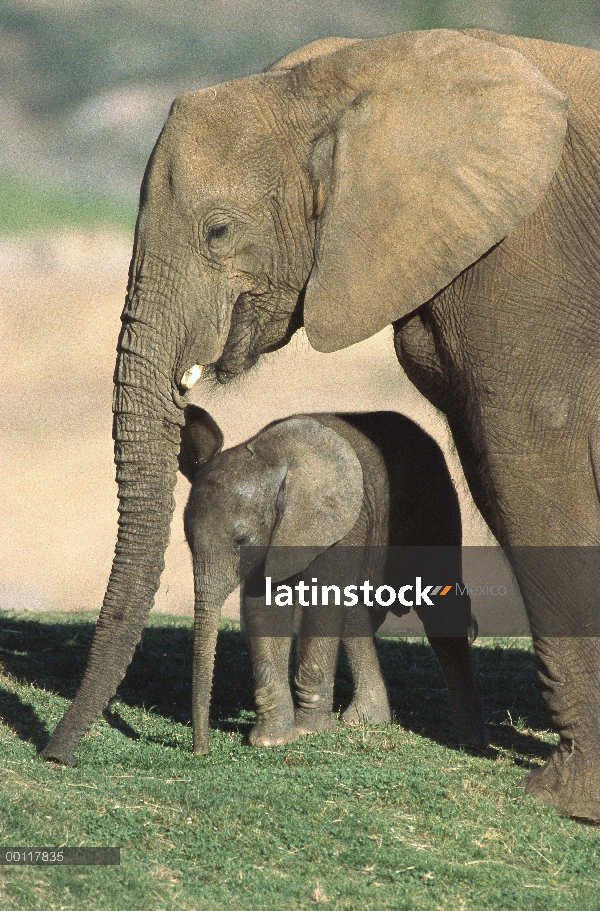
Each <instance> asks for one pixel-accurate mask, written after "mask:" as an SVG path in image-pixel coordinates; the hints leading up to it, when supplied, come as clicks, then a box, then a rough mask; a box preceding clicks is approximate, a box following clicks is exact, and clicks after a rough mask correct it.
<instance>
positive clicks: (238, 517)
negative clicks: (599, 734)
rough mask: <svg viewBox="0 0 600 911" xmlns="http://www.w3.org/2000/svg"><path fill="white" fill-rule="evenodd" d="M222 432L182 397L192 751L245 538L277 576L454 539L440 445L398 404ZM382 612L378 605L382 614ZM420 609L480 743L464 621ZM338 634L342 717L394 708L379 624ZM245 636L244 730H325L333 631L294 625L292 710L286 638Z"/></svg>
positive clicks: (267, 736)
mask: <svg viewBox="0 0 600 911" xmlns="http://www.w3.org/2000/svg"><path fill="white" fill-rule="evenodd" d="M222 444H223V436H222V433H221V431H220V429H219V427H218V426H217V424H216V423H215V422H214V420H213V419H212V418H211V417H210V415H209V414H208V413H207V412H206V411H204V410H203V409H201V408H198V407H196V406H194V405H190V406H188V407H187V408H186V424H185V427H184V428H183V429H182V443H181V452H180V457H179V461H180V468H181V470H182V472H183V473H184V474H185V475H186V477H187V478H188V479H189V480H190V481H191V482H192V490H191V493H190V497H189V500H188V504H187V507H186V510H185V517H184V522H185V531H186V536H187V540H188V543H189V545H190V548H191V551H192V556H193V566H194V583H195V627H194V669H193V728H194V752H195V753H206V752H207V751H208V713H209V703H210V691H211V685H212V675H213V666H214V654H215V646H216V639H217V628H218V623H219V618H220V612H221V606H222V604H223V602H224V600H225V598H226V597H227V596H228V595H229V594H230V593H231V592H232V591H233V590H234V589H235V587H236V585H237V584H238V581H239V573H240V547H241V546H243V545H256V546H259V547H262V548H265V549H266V551H267V557H266V565H265V570H264V571H265V575H268V574H269V573H270V572H275V573H276V575H277V579H279V580H280V579H282V578H286V577H289V576H293V575H295V574H297V573H299V572H302V571H304V570H306V569H307V568H309V569H310V571H311V574H312V575H314V573H315V572H316V570H315V566H317V561H318V559H319V557H318V554H319V551H321V552H323V551H325V549H326V548H331V547H332V546H334V545H335V546H337V545H348V546H349V545H358V546H360V547H364V546H365V545H372V546H374V547H377V546H381V545H388V544H389V545H413V546H416V545H419V546H421V545H455V546H456V545H460V544H461V523H460V510H459V505H458V498H457V496H456V491H455V490H454V486H453V484H452V480H451V478H450V475H449V473H448V469H447V466H446V463H445V460H444V457H443V454H442V452H441V450H440V448H439V446H437V444H436V443H435V442H434V441H433V440H432V439H431V437H429V436H428V435H427V434H426V433H425V432H424V431H423V430H421V428H420V427H418V426H417V425H416V424H415V423H414V422H412V421H410V420H408V418H405V417H403V416H401V415H399V414H396V413H395V412H387V411H382V412H374V413H365V414H344V415H336V414H317V415H297V416H294V417H291V418H287V419H285V420H282V421H277V422H275V423H273V424H270V425H269V426H267V427H265V428H264V429H263V430H261V431H260V433H258V434H257V435H256V436H255V437H253V438H252V439H251V440H249V441H248V442H246V443H242V444H240V445H239V446H236V447H234V448H232V449H229V450H226V451H225V452H219V450H220V449H221V447H222ZM291 545H293V547H292V546H291ZM280 546H284V547H287V549H286V550H284V551H281V550H279V547H280ZM458 553H460V552H459V551H458ZM282 555H283V560H284V564H283V567H282V562H281V560H282ZM313 557H316V559H315V561H314V562H311V560H312V559H313ZM456 559H457V561H458V566H457V567H456V570H455V571H456V572H457V575H456V578H457V579H458V578H460V557H459V556H457V558H456ZM274 560H275V562H273V561H274ZM299 561H300V562H299ZM307 561H308V562H307ZM321 610H322V608H321ZM364 610H365V611H366V610H367V609H366V608H364ZM385 613H386V611H385V610H384V611H380V616H379V617H378V618H377V619H378V620H379V622H381V621H382V620H383V617H384V616H385ZM422 619H423V622H424V625H425V629H426V632H428V634H429V635H428V638H429V641H430V643H431V646H432V647H433V649H434V651H435V654H436V655H437V657H438V659H439V661H440V664H441V666H442V669H443V671H444V674H445V677H446V681H447V685H448V693H449V699H450V710H451V715H452V720H453V723H454V729H455V735H456V738H457V739H458V741H459V742H461V743H463V744H465V745H471V746H483V745H485V744H486V743H487V735H486V731H485V727H484V724H483V716H482V708H481V702H480V700H479V697H478V695H477V693H476V690H475V684H474V680H473V673H472V669H471V659H470V650H469V641H468V637H467V628H466V625H465V630H464V635H463V636H460V637H456V636H454V637H447V636H439V635H438V636H436V635H433V634H432V632H431V629H432V628H431V626H430V620H428V619H427V617H423V618H422ZM342 641H343V645H344V649H345V651H346V654H347V657H348V662H349V665H350V669H351V672H352V678H353V681H354V696H353V699H352V702H351V704H350V706H349V707H348V709H347V710H346V712H345V713H344V716H343V717H344V720H345V721H347V722H348V723H356V722H357V721H358V720H359V719H360V718H361V717H367V718H369V719H370V720H371V721H372V722H375V723H377V722H386V721H389V720H390V708H389V702H388V696H387V689H386V686H385V683H384V681H383V678H382V676H381V670H380V667H379V662H378V658H377V653H376V649H375V643H374V638H373V636H372V635H371V636H365V635H361V636H351V635H345V636H343V638H342ZM248 642H249V648H250V656H251V660H252V665H253V670H254V675H255V683H256V689H255V695H256V705H257V713H258V719H257V722H256V724H255V726H254V728H253V729H252V732H251V734H250V742H251V743H252V744H255V745H258V746H271V745H276V744H283V743H289V742H291V741H293V740H295V739H296V737H297V736H298V734H299V733H315V732H318V731H323V730H330V729H331V724H332V722H331V711H332V699H333V682H334V675H335V665H336V659H337V650H338V642H339V640H338V639H337V638H335V637H333V636H331V635H329V636H315V635H308V636H301V638H300V640H299V654H298V668H297V672H296V678H295V688H296V695H297V702H298V705H297V708H296V709H295V710H294V705H293V701H292V696H291V693H290V687H289V682H288V667H289V654H290V642H291V640H290V638H289V637H288V636H286V635H284V636H267V635H260V636H256V635H251V636H249V639H248Z"/></svg>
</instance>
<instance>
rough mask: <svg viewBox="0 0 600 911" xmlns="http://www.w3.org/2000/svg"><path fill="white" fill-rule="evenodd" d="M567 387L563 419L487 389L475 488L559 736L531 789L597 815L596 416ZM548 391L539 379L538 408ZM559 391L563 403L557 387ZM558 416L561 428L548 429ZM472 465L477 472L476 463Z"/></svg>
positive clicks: (573, 810)
mask: <svg viewBox="0 0 600 911" xmlns="http://www.w3.org/2000/svg"><path fill="white" fill-rule="evenodd" d="M524 375H525V376H526V373H525V369H524ZM548 385H549V384H548ZM548 385H547V386H546V390H547V394H548V402H549V404H550V402H551V401H552V400H551V399H550V394H551V393H550V392H549V391H548ZM489 388H493V387H489ZM506 388H507V387H506V386H504V389H506ZM563 394H564V398H563V399H562V401H563V405H561V407H562V408H563V412H562V415H563V417H561V416H560V415H558V414H557V412H556V411H555V412H554V417H553V416H552V412H548V411H547V412H546V413H545V414H544V413H541V414H540V411H539V410H536V407H535V404H534V406H533V407H531V403H530V407H529V408H524V407H520V406H521V405H522V404H523V403H519V401H518V398H517V396H515V394H514V389H513V390H512V399H511V402H510V403H508V402H506V401H504V402H502V401H501V399H502V395H501V394H500V393H498V392H496V394H492V395H490V397H489V399H488V400H487V401H486V402H484V403H483V405H482V407H481V410H480V411H479V415H478V418H479V421H480V423H479V428H478V433H479V439H480V440H482V441H484V443H485V447H486V451H485V453H484V456H483V457H482V459H481V460H480V461H479V463H478V466H477V472H478V478H479V487H478V489H479V490H481V489H485V492H486V496H487V504H488V509H487V515H486V518H487V519H488V522H489V523H490V525H491V527H492V531H494V533H495V534H496V536H497V538H498V540H499V541H500V543H501V544H502V545H507V546H508V547H509V553H510V552H512V557H511V560H512V562H513V567H514V570H515V574H516V577H517V580H518V582H519V587H520V589H521V593H522V595H523V600H524V602H525V606H526V608H527V613H528V616H529V621H530V625H531V629H532V635H533V643H534V647H535V653H536V662H537V667H538V672H539V675H540V679H541V681H542V687H543V693H544V698H545V701H546V704H547V706H548V709H549V711H550V713H551V716H552V720H553V723H554V726H555V728H556V730H557V731H558V733H559V735H560V743H559V746H558V747H557V749H556V750H555V752H554V753H553V755H552V757H551V759H550V761H549V762H548V763H547V765H546V766H544V768H542V769H539V770H536V771H535V772H533V773H532V774H531V775H530V776H529V778H528V779H527V781H526V790H527V791H529V792H530V793H532V794H535V796H536V797H538V798H539V799H540V800H541V801H542V802H544V803H547V804H550V805H551V806H553V807H554V808H555V809H556V810H557V811H558V812H559V813H560V814H561V815H563V816H572V817H578V818H582V819H587V820H592V821H594V822H600V640H599V639H598V638H593V633H594V632H596V633H597V631H598V630H597V626H598V599H599V595H598V592H600V559H598V558H599V557H600V549H599V548H598V545H600V508H599V503H598V491H597V488H596V485H595V482H594V471H593V464H592V461H591V458H590V437H593V434H592V429H593V418H592V417H591V407H590V408H589V410H587V411H586V401H585V394H583V395H581V398H580V400H579V401H576V402H572V403H571V407H572V408H573V411H575V412H577V410H579V416H578V418H579V419H578V422H577V423H576V424H575V425H571V426H569V425H568V423H567V420H566V412H567V405H566V404H565V403H568V401H569V399H568V393H567V392H566V390H563ZM543 395H544V393H543V387H542V386H539V387H538V390H537V392H536V396H537V397H538V398H537V401H538V403H539V407H540V408H541V407H542V405H541V402H542V401H543ZM553 396H554V399H553V400H554V402H555V403H556V402H557V401H558V402H560V401H561V396H560V392H557V391H556V387H555V389H554V391H553ZM534 402H535V398H534ZM509 404H510V406H511V407H510V408H509ZM555 407H556V408H558V406H557V405H555ZM582 412H583V415H582ZM586 413H587V414H588V417H587V419H586ZM559 417H560V418H561V423H563V426H561V427H560V428H558V427H556V428H555V427H552V426H550V427H548V426H546V427H544V421H545V422H546V425H547V424H548V423H551V422H552V420H554V421H555V422H556V423H559ZM563 418H564V421H563ZM559 431H560V432H559ZM459 438H460V430H459V432H458V434H457V439H459ZM467 467H468V469H469V470H471V471H473V463H472V462H471V463H470V464H469V463H467ZM475 486H476V487H477V485H475ZM485 505H486V504H484V507H485ZM590 545H595V546H590Z"/></svg>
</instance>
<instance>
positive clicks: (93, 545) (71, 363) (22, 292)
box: [0, 234, 493, 616]
mask: <svg viewBox="0 0 600 911" xmlns="http://www.w3.org/2000/svg"><path fill="white" fill-rule="evenodd" d="M129 252H130V250H129V243H128V242H127V241H126V240H125V239H123V238H121V237H118V236H112V235H107V234H88V235H82V234H68V235H61V236H53V237H38V238H30V239H26V240H12V239H4V240H0V275H1V276H2V282H1V285H0V312H1V317H0V318H1V325H2V327H3V331H2V348H3V350H2V354H1V359H0V377H1V381H2V388H3V393H2V396H1V397H0V410H1V413H2V446H1V447H0V460H1V471H0V555H1V563H0V607H2V608H4V609H25V610H26V609H30V610H57V609H58V610H60V609H64V610H77V609H81V610H88V609H98V608H99V606H100V604H101V601H102V596H103V593H104V588H105V584H106V580H107V578H108V573H109V570H110V564H111V558H112V553H113V547H114V541H115V535H116V519H117V510H116V506H117V501H116V487H115V483H114V466H113V462H112V440H111V394H112V374H113V368H114V358H115V344H116V339H117V334H118V329H119V314H120V312H121V307H122V303H123V297H124V291H125V284H126V278H127V267H128V260H129ZM202 386H203V384H202V383H199V384H198V387H197V388H196V389H195V390H194V397H195V401H197V402H198V403H202V404H203V405H204V407H207V408H208V409H209V411H210V412H211V413H212V414H213V415H214V417H215V418H216V419H217V421H218V422H219V423H220V425H221V427H222V428H223V430H224V433H225V438H226V445H234V444H236V443H238V442H240V441H241V440H243V439H245V438H246V437H248V436H250V435H252V434H253V433H255V432H256V431H257V430H259V429H260V427H262V426H263V425H264V424H265V423H267V422H268V421H271V420H273V419H274V418H277V417H282V416H284V415H288V414H293V413H296V412H306V411H326V410H373V409H380V408H391V409H396V410H398V411H401V412H403V413H405V414H407V415H409V416H410V417H412V418H414V419H415V420H416V421H418V423H419V424H421V425H422V426H423V427H424V428H425V429H426V430H427V431H428V432H429V433H431V435H432V436H434V437H435V439H436V440H438V442H439V443H440V444H441V445H442V447H443V449H444V451H445V452H446V455H447V458H448V462H449V465H450V469H451V472H452V474H453V477H454V479H455V482H456V485H457V488H458V490H459V493H460V496H461V503H462V508H463V520H464V530H465V543H466V544H489V543H493V538H492V537H491V535H490V533H489V531H488V530H487V528H486V526H485V525H484V523H483V521H482V519H481V517H480V516H479V514H478V513H477V511H476V510H475V507H474V506H473V503H472V501H471V499H470V496H469V494H468V492H467V491H466V487H465V482H464V479H463V477H462V473H461V470H460V466H459V464H458V459H457V457H456V455H455V453H454V452H453V450H452V447H451V444H450V442H449V435H448V429H447V426H446V424H445V421H444V420H443V419H442V418H441V417H440V416H439V414H438V413H437V412H436V411H435V409H433V408H432V407H431V406H430V405H429V404H428V403H427V402H426V401H425V400H424V399H423V398H422V397H421V396H420V395H419V393H418V392H417V391H416V390H415V389H414V388H413V387H412V386H411V384H410V383H409V382H408V380H407V379H406V377H405V376H404V373H403V371H402V369H401V368H400V367H399V365H398V363H397V361H396V358H395V355H394V351H393V347H392V342H391V330H389V329H388V330H385V331H384V332H382V333H380V334H379V335H378V336H376V337H375V338H373V339H370V340H368V341H366V342H363V343H362V344H360V345H356V346H354V347H352V348H349V349H346V350H345V351H341V352H339V353H337V354H333V355H323V354H318V353H317V352H315V351H313V350H312V349H311V348H310V347H309V345H308V342H307V341H306V338H305V337H303V336H302V335H300V336H299V337H298V338H296V339H295V340H294V341H293V342H292V344H290V345H289V346H288V347H287V348H286V349H283V350H282V351H281V352H278V353H276V354H274V355H271V356H269V357H267V358H264V360H263V363H262V364H261V365H260V366H259V367H258V368H257V369H255V370H254V371H253V372H252V373H251V374H250V375H249V376H248V377H246V378H245V379H243V380H241V381H238V382H236V383H235V384H234V385H233V386H232V387H228V388H227V389H215V390H207V389H206V388H202ZM188 488H189V485H188V484H187V482H186V481H185V479H183V478H180V480H179V483H178V486H177V492H176V495H177V510H176V513H175V518H174V522H173V529H172V535H171V544H170V545H169V549H168V551H167V557H166V569H165V572H164V574H163V578H162V584H161V588H160V591H159V593H158V596H157V599H156V609H158V610H160V611H163V612H169V613H182V614H183V613H191V611H192V607H193V586H192V578H191V562H190V557H189V553H188V549H187V545H186V542H185V539H184V536H183V523H182V511H183V506H184V503H185V500H186V497H187V491H188ZM236 609H237V601H236V597H235V596H232V597H231V598H230V599H229V601H228V604H227V609H226V613H227V614H229V615H230V616H231V615H234V614H235V612H236Z"/></svg>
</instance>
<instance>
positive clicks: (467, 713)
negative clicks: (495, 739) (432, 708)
mask: <svg viewBox="0 0 600 911" xmlns="http://www.w3.org/2000/svg"><path fill="white" fill-rule="evenodd" d="M450 717H451V718H452V727H453V739H454V741H455V742H456V743H457V744H458V745H459V746H463V747H471V748H472V749H476V750H484V749H485V748H486V747H487V746H488V745H489V742H490V738H489V734H488V732H487V728H486V726H485V723H484V720H483V706H482V704H481V699H480V698H479V696H478V695H477V693H473V694H471V695H470V697H469V698H468V700H465V701H463V702H461V704H460V705H459V706H456V705H454V706H453V705H452V703H451V705H450Z"/></svg>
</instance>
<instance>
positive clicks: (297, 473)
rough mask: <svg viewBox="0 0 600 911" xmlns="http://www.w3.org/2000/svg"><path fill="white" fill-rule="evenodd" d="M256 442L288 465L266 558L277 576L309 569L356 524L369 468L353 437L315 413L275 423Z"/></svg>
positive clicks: (261, 451)
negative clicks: (364, 466) (327, 424)
mask: <svg viewBox="0 0 600 911" xmlns="http://www.w3.org/2000/svg"><path fill="white" fill-rule="evenodd" d="M252 445H253V448H254V451H255V452H256V453H257V454H258V455H261V456H262V457H263V458H264V459H265V460H266V461H268V462H270V463H271V464H273V465H275V464H277V463H279V464H283V465H284V466H285V474H284V477H283V481H282V483H281V487H280V488H279V495H278V498H277V518H276V522H275V527H274V529H273V532H272V535H271V541H270V547H269V551H268V554H267V559H266V564H265V574H266V575H267V576H271V578H272V579H273V581H274V582H276V581H281V580H282V579H286V578H288V577H289V576H293V575H295V574H296V573H298V572H301V571H302V570H303V569H306V567H307V566H309V565H310V563H312V561H313V560H314V559H315V558H316V557H317V556H318V555H319V554H321V553H323V551H325V550H327V548H329V547H331V546H332V544H335V543H337V542H338V541H341V539H342V538H343V537H344V536H345V535H347V534H348V532H349V531H350V530H351V529H352V528H353V526H354V525H355V524H356V521H357V519H358V516H359V514H360V510H361V507H362V502H363V473H362V468H361V464H360V461H359V459H358V456H357V455H356V453H355V451H354V449H353V448H352V446H351V445H350V443H348V441H347V440H345V439H344V438H343V437H341V436H340V435H339V434H338V433H336V431H334V430H332V429H331V428H329V427H325V426H324V425H323V424H321V423H320V422H319V421H317V420H315V419H314V418H312V417H310V416H299V417H294V418H290V419H288V420H286V421H281V422H279V423H278V424H275V425H272V426H271V427H269V428H267V430H265V431H264V432H263V433H262V434H259V436H258V437H257V438H256V439H255V440H254V441H253V444H252Z"/></svg>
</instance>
